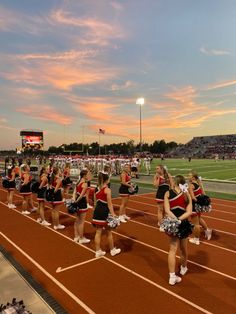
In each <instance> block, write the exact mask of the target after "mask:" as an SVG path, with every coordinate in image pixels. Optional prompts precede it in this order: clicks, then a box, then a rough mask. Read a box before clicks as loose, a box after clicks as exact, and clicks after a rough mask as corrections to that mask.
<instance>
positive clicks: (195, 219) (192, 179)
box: [189, 171, 212, 245]
mask: <svg viewBox="0 0 236 314" xmlns="http://www.w3.org/2000/svg"><path fill="white" fill-rule="evenodd" d="M189 193H190V195H191V198H192V203H193V212H192V215H191V219H192V223H193V224H194V229H193V238H190V239H189V242H191V243H193V244H196V245H199V244H200V240H199V238H200V233H201V225H202V226H203V229H204V231H205V237H206V239H207V240H210V239H211V235H212V230H211V229H209V228H208V226H207V224H206V222H205V220H204V219H203V218H202V217H201V213H198V212H196V210H195V204H196V202H197V199H198V197H199V196H200V195H202V194H205V192H204V189H203V185H202V182H201V180H200V179H199V176H198V174H197V173H196V172H195V171H192V172H190V173H189Z"/></svg>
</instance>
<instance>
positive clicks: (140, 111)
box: [136, 98, 144, 152]
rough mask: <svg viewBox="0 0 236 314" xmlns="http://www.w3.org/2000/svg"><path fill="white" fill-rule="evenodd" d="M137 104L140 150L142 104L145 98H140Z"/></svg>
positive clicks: (140, 143)
mask: <svg viewBox="0 0 236 314" xmlns="http://www.w3.org/2000/svg"><path fill="white" fill-rule="evenodd" d="M136 105H139V145H140V152H141V151H142V106H143V105H144V98H138V99H137V100H136Z"/></svg>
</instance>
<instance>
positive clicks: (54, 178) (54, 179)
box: [49, 167, 65, 230]
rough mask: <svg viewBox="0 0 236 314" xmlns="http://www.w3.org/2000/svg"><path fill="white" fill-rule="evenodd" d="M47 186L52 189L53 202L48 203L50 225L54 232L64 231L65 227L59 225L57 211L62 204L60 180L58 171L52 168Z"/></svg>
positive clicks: (56, 168)
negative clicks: (50, 214) (50, 218)
mask: <svg viewBox="0 0 236 314" xmlns="http://www.w3.org/2000/svg"><path fill="white" fill-rule="evenodd" d="M49 184H50V186H51V188H53V189H54V195H53V200H52V201H49V203H50V204H51V205H52V223H53V228H54V229H55V230H61V229H64V228H65V226H64V225H61V224H60V223H59V211H60V208H61V205H62V204H63V203H64V202H63V200H62V180H61V177H60V169H59V168H58V167H53V170H52V174H51V176H50V178H49Z"/></svg>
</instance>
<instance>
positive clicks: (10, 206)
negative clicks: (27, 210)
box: [7, 204, 16, 208]
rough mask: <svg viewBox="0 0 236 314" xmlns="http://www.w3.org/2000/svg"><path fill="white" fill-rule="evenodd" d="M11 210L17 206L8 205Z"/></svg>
mask: <svg viewBox="0 0 236 314" xmlns="http://www.w3.org/2000/svg"><path fill="white" fill-rule="evenodd" d="M7 206H8V207H9V208H16V205H14V204H8V205H7Z"/></svg>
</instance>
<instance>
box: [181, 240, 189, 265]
mask: <svg viewBox="0 0 236 314" xmlns="http://www.w3.org/2000/svg"><path fill="white" fill-rule="evenodd" d="M187 243H188V241H187V238H186V239H181V240H180V264H181V265H182V266H183V267H186V266H187V258H188V252H187Z"/></svg>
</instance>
